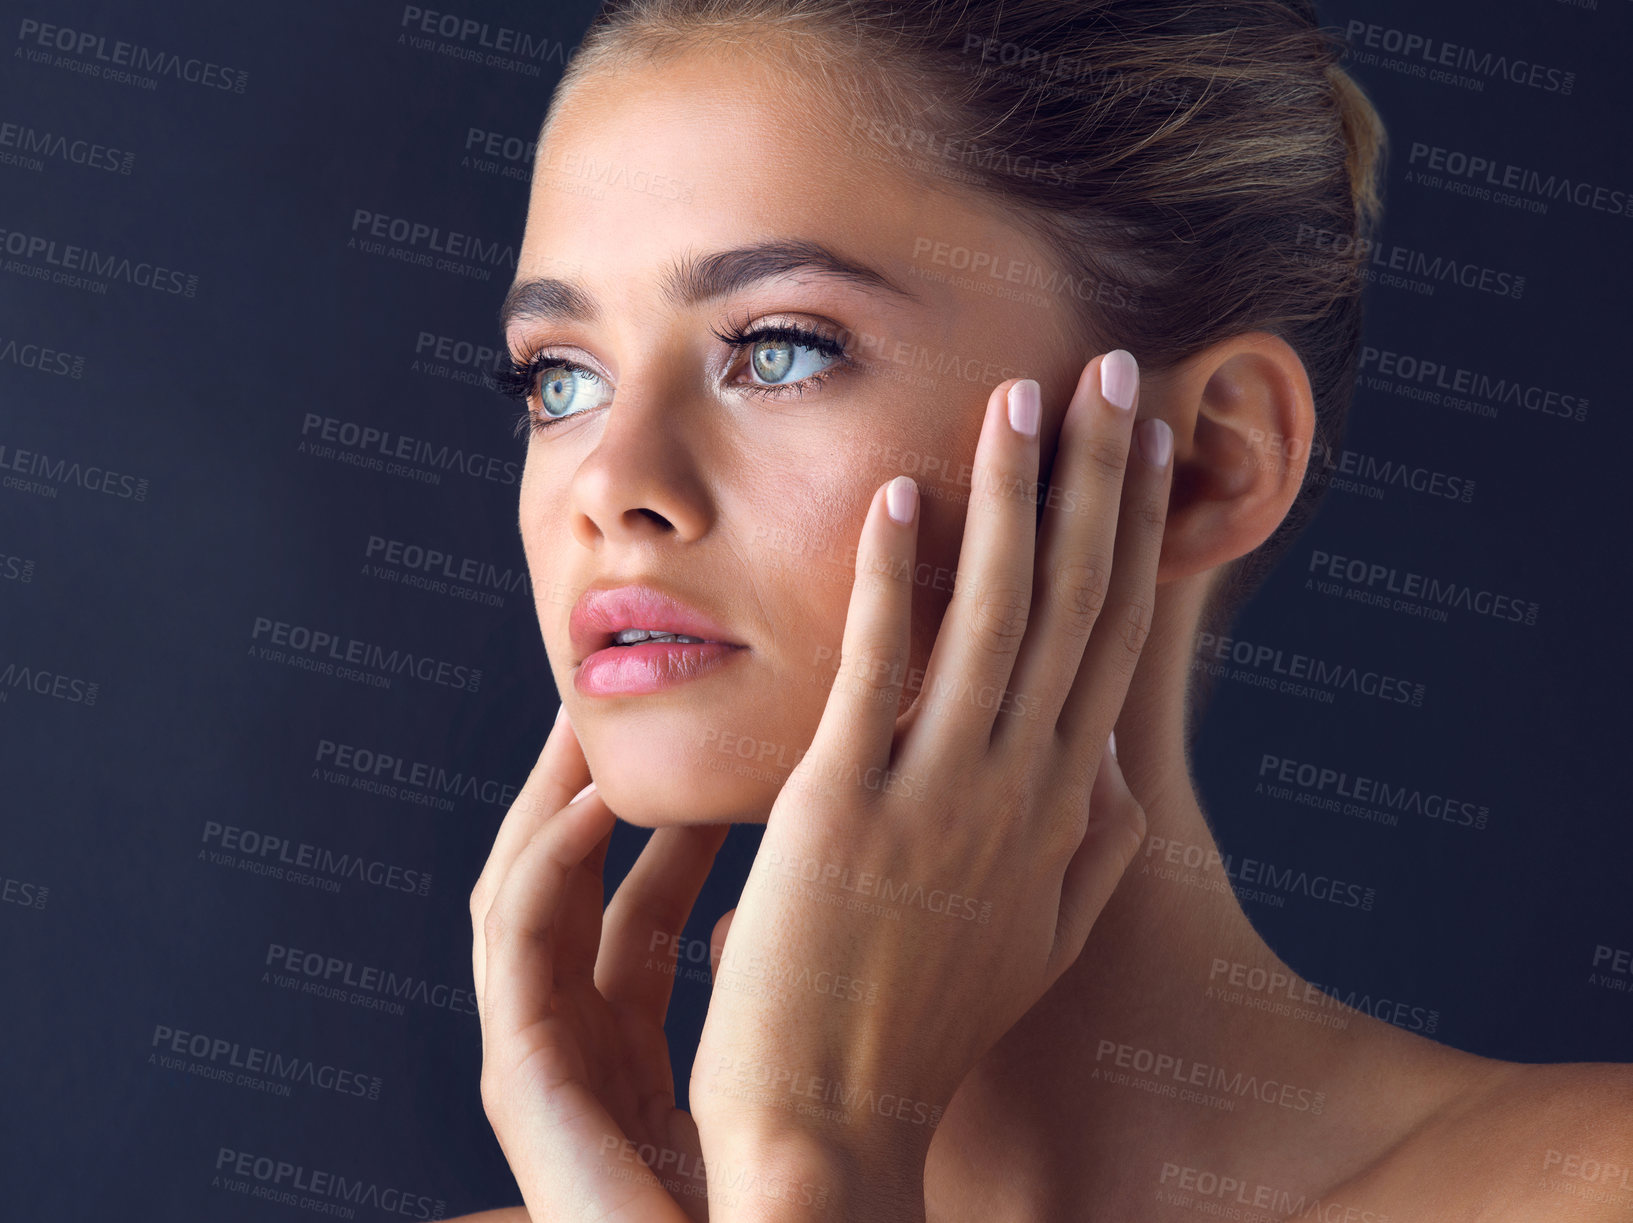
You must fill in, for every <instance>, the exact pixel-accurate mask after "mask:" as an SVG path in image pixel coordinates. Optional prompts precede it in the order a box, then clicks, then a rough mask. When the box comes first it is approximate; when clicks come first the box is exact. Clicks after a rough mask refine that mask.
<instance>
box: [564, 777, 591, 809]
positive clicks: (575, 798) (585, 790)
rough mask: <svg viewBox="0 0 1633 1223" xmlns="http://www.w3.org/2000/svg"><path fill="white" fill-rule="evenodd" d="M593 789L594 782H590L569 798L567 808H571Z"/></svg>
mask: <svg viewBox="0 0 1633 1223" xmlns="http://www.w3.org/2000/svg"><path fill="white" fill-rule="evenodd" d="M593 789H595V782H593V781H592V782H591V783H590V784H589V785H587V786H585V787H584V788H583V789H582V790H580V791H579V792H578V793H577V794H575V795H573V796H572V797H571V798H569V799H568V800H567V805H568V806H569V807H570V806H572V805H573V804H574V803H576V802H577V801H578V800H579V799H581V798H583V797H584V796H585V795H586V794H588V793H589V792H590V791H591V790H593Z"/></svg>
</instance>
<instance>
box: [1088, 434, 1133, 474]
mask: <svg viewBox="0 0 1633 1223" xmlns="http://www.w3.org/2000/svg"><path fill="white" fill-rule="evenodd" d="M1082 452H1083V458H1084V461H1085V462H1087V463H1088V465H1089V470H1090V472H1091V473H1093V474H1094V475H1096V476H1099V477H1101V478H1102V479H1119V480H1120V479H1122V475H1123V471H1124V470H1125V469H1126V468H1127V467H1128V443H1127V441H1125V440H1124V439H1122V438H1119V437H1105V436H1096V437H1088V438H1085V439H1084V440H1083V445H1082Z"/></svg>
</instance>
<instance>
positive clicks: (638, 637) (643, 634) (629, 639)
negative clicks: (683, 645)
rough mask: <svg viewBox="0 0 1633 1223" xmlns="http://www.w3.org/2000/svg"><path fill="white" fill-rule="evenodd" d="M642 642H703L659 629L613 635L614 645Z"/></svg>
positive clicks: (682, 634) (637, 629)
mask: <svg viewBox="0 0 1633 1223" xmlns="http://www.w3.org/2000/svg"><path fill="white" fill-rule="evenodd" d="M641 641H695V642H702V641H703V638H702V637H688V636H686V634H684V633H665V632H662V631H660V630H658V629H648V628H626V629H620V630H619V631H618V632H616V633H614V634H613V637H612V644H613V645H634V644H636V643H637V642H641Z"/></svg>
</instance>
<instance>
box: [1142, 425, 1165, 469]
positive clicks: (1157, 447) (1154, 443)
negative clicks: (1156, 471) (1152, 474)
mask: <svg viewBox="0 0 1633 1223" xmlns="http://www.w3.org/2000/svg"><path fill="white" fill-rule="evenodd" d="M1139 432H1140V453H1141V454H1143V455H1144V456H1145V461H1146V462H1147V463H1150V464H1151V466H1153V467H1161V466H1162V465H1163V464H1164V463H1166V462H1167V461H1168V456H1169V455H1170V454H1172V453H1173V449H1174V431H1173V430H1172V429H1170V428H1169V427H1168V422H1167V421H1165V420H1163V419H1162V418H1161V417H1159V416H1153V417H1151V418H1150V419H1149V420H1142V421H1141V422H1140V430H1139Z"/></svg>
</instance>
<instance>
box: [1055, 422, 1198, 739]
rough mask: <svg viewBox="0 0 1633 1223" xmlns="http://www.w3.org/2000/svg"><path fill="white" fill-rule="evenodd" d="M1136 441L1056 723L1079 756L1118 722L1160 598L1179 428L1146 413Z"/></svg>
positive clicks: (1140, 424)
mask: <svg viewBox="0 0 1633 1223" xmlns="http://www.w3.org/2000/svg"><path fill="white" fill-rule="evenodd" d="M1130 449H1131V451H1132V453H1131V454H1130V456H1129V464H1128V467H1129V470H1128V474H1127V476H1125V478H1124V480H1123V502H1122V506H1121V508H1120V509H1119V511H1118V514H1117V550H1116V553H1115V555H1114V556H1113V557H1112V562H1111V586H1110V588H1109V589H1108V590H1107V592H1106V604H1105V607H1104V608H1103V609H1102V610H1101V612H1100V618H1099V620H1098V621H1097V622H1096V623H1095V628H1094V632H1093V633H1091V634H1090V635H1089V642H1088V645H1087V646H1085V647H1084V650H1083V659H1082V661H1081V662H1080V663H1079V664H1078V667H1077V673H1076V675H1075V676H1074V677H1073V679H1072V687H1071V691H1070V692H1068V693H1067V695H1066V702H1065V704H1064V705H1063V706H1062V708H1061V713H1060V720H1059V721H1058V722H1057V723H1056V737H1057V741H1058V742H1059V743H1061V744H1062V745H1063V746H1064V747H1065V748H1066V749H1067V750H1069V751H1071V752H1073V753H1074V754H1075V755H1077V756H1078V757H1079V758H1088V759H1092V758H1093V756H1092V754H1091V753H1095V752H1097V751H1098V750H1099V746H1100V744H1101V743H1103V742H1104V741H1105V738H1106V735H1107V734H1108V733H1109V732H1110V730H1111V728H1112V727H1113V726H1114V725H1116V723H1117V714H1118V711H1119V710H1121V709H1122V707H1123V698H1124V697H1125V696H1126V695H1127V694H1128V685H1129V680H1130V679H1131V678H1132V677H1133V675H1134V667H1135V664H1136V663H1138V662H1139V660H1140V652H1141V651H1142V650H1143V649H1144V648H1145V642H1146V638H1147V637H1148V636H1150V633H1151V618H1152V615H1153V613H1154V611H1155V608H1156V602H1157V565H1158V562H1159V561H1160V560H1161V559H1162V537H1163V528H1164V527H1165V526H1166V524H1167V521H1168V494H1169V490H1170V488H1171V486H1172V483H1173V473H1174V464H1173V452H1174V434H1173V431H1172V430H1171V429H1169V427H1168V423H1167V422H1166V421H1164V420H1161V419H1159V418H1157V417H1151V418H1150V419H1148V420H1142V421H1141V422H1140V423H1139V424H1138V425H1136V426H1135V429H1134V445H1133V446H1132V447H1131V448H1130Z"/></svg>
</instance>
